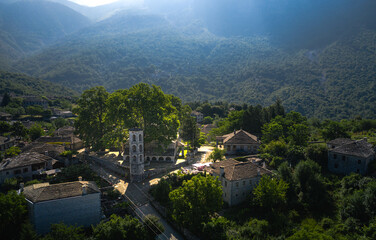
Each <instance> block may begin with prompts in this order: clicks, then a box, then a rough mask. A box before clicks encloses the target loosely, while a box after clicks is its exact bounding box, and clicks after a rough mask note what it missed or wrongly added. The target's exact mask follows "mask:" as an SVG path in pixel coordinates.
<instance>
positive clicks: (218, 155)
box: [208, 148, 226, 162]
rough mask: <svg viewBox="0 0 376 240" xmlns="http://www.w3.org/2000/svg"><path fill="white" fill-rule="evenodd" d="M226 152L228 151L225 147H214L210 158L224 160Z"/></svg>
mask: <svg viewBox="0 0 376 240" xmlns="http://www.w3.org/2000/svg"><path fill="white" fill-rule="evenodd" d="M225 153H226V150H225V149H219V148H214V150H213V151H212V152H211V153H210V155H209V158H208V159H209V160H213V161H214V162H216V161H222V160H223V158H224V157H225Z"/></svg>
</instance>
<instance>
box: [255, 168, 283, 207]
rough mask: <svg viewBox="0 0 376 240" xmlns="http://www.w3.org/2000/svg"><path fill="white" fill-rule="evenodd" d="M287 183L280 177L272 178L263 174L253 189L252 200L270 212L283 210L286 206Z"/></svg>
mask: <svg viewBox="0 0 376 240" xmlns="http://www.w3.org/2000/svg"><path fill="white" fill-rule="evenodd" d="M288 188H289V186H288V184H287V183H286V182H285V181H283V180H282V179H277V178H272V177H270V176H267V175H264V176H262V178H261V179H260V182H259V183H258V185H257V187H256V188H255V189H253V195H254V199H253V201H254V202H255V203H256V204H257V205H258V206H260V207H261V208H263V209H264V211H269V212H270V213H275V212H277V211H281V210H283V208H284V207H285V206H286V203H287V198H286V192H287V189H288Z"/></svg>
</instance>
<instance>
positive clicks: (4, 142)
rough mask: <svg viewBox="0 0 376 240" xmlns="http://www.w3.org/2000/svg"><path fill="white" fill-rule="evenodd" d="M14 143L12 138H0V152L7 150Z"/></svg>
mask: <svg viewBox="0 0 376 240" xmlns="http://www.w3.org/2000/svg"><path fill="white" fill-rule="evenodd" d="M15 143H16V140H15V139H14V138H10V137H3V136H0V151H5V150H7V149H8V148H10V147H12V146H14V145H15Z"/></svg>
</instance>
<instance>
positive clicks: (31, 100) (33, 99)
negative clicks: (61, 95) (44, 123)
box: [22, 96, 48, 109]
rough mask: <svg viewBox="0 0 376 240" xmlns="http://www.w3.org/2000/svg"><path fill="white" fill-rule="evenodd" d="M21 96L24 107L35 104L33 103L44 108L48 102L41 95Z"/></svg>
mask: <svg viewBox="0 0 376 240" xmlns="http://www.w3.org/2000/svg"><path fill="white" fill-rule="evenodd" d="M22 98H23V102H22V104H23V106H24V107H25V108H26V107H28V106H35V105H39V106H41V107H43V108H44V109H47V107H48V102H47V101H46V100H44V99H43V98H41V97H37V96H23V97H22Z"/></svg>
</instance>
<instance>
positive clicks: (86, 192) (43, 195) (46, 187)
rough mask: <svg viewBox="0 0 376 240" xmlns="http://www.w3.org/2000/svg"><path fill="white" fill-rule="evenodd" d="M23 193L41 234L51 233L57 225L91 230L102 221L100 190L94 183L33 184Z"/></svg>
mask: <svg viewBox="0 0 376 240" xmlns="http://www.w3.org/2000/svg"><path fill="white" fill-rule="evenodd" d="M23 194H24V196H25V198H26V201H27V205H28V209H29V215H30V220H31V223H32V224H33V225H34V227H35V230H36V232H37V233H39V234H45V233H48V232H49V231H50V227H51V224H55V223H64V224H67V225H77V226H84V227H90V226H91V225H95V224H98V223H99V221H100V219H101V203H100V191H99V189H98V187H97V186H96V184H95V183H94V182H88V181H76V182H67V183H59V184H51V185H50V184H48V183H41V184H34V185H31V186H28V187H25V188H24V190H23Z"/></svg>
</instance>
